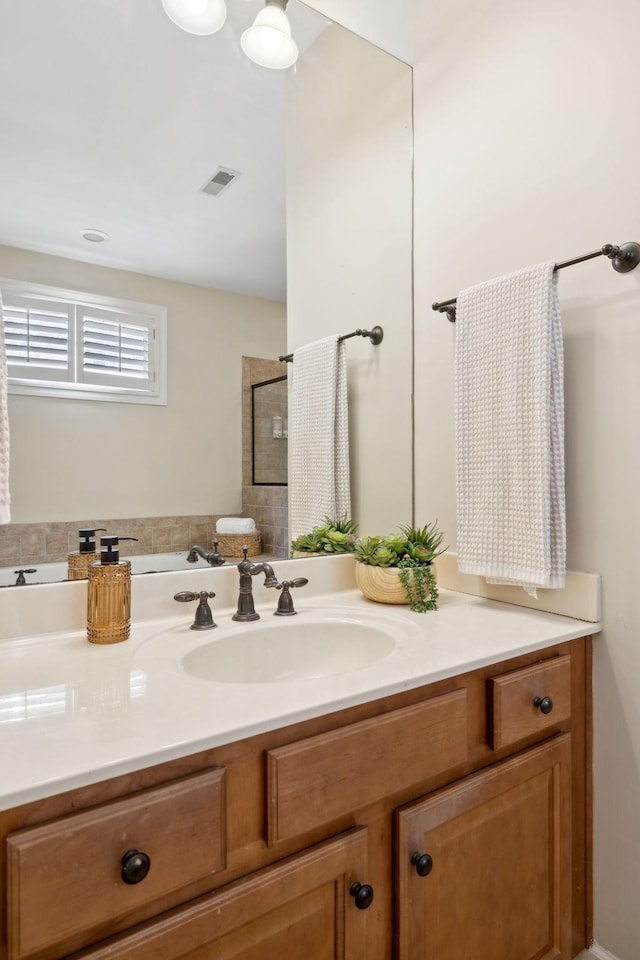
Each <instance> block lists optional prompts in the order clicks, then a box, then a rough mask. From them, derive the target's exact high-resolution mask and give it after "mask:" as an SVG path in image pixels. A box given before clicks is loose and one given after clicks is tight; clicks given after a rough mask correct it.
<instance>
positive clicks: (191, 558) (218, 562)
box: [187, 540, 225, 567]
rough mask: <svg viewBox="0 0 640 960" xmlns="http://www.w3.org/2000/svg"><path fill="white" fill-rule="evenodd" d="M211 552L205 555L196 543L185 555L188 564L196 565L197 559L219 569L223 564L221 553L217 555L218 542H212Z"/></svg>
mask: <svg viewBox="0 0 640 960" xmlns="http://www.w3.org/2000/svg"><path fill="white" fill-rule="evenodd" d="M212 542H213V552H211V553H206V552H205V551H204V550H203V549H202V547H201V546H199V545H198V544H197V543H196V544H195V545H194V546H193V547H191V550H189V553H188V554H187V562H188V563H197V562H198V557H202V559H203V560H206V561H207V563H208V564H209V566H210V567H220V566H222V564H223V563H224V562H225V561H224V557H223V556H222V554H221V553H218V541H217V540H213V541H212Z"/></svg>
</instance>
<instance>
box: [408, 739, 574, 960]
mask: <svg viewBox="0 0 640 960" xmlns="http://www.w3.org/2000/svg"><path fill="white" fill-rule="evenodd" d="M570 762H571V758H570V737H569V736H568V735H566V736H562V737H557V738H554V739H553V740H550V741H547V742H546V743H544V744H543V745H542V746H540V747H535V748H534V749H532V750H528V751H525V752H523V753H522V754H520V755H518V756H517V757H514V758H513V759H511V760H508V761H506V762H504V763H500V764H497V765H496V766H495V767H491V768H489V769H488V770H485V771H483V772H482V773H478V774H475V775H473V776H471V777H468V778H467V779H465V780H462V781H460V782H459V783H458V784H456V785H454V786H452V787H449V788H446V789H444V790H441V791H438V792H437V793H435V794H432V795H431V796H429V797H427V798H425V799H424V800H421V801H419V802H418V803H415V804H412V805H411V806H409V807H405V808H404V809H403V810H402V811H399V812H398V814H397V827H398V831H397V838H398V849H397V858H398V863H397V870H398V872H397V878H398V894H399V898H398V937H399V944H398V958H399V960H480V958H482V960H554V958H561V960H569V958H570V956H571V829H570V828H571V807H570V769H571V768H570ZM418 855H420V856H421V857H422V858H423V859H422V860H419V859H418ZM429 857H430V858H431V863H430V862H429V859H428V858H429ZM412 860H413V861H414V862H413V863H412ZM420 874H422V875H420Z"/></svg>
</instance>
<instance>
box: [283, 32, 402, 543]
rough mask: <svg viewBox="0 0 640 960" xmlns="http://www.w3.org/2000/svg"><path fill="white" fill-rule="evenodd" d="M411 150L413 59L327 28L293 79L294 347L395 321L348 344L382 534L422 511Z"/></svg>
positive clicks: (356, 438)
mask: <svg viewBox="0 0 640 960" xmlns="http://www.w3.org/2000/svg"><path fill="white" fill-rule="evenodd" d="M411 152H412V136H411V70H410V69H409V67H407V66H406V64H403V63H400V62H399V61H398V60H395V59H393V58H392V57H390V56H389V55H388V54H386V53H383V52H382V51H381V50H378V49H377V48H376V47H373V46H371V45H370V44H368V43H365V42H364V41H363V40H361V39H360V38H359V37H356V36H354V35H353V34H350V33H348V32H347V31H345V30H342V29H340V28H336V27H332V28H330V29H328V30H327V31H325V32H324V33H323V34H322V35H321V36H320V38H319V39H318V40H317V41H316V43H315V44H314V45H313V47H312V48H311V49H310V50H309V51H308V52H307V53H306V54H305V56H304V58H302V60H301V63H300V64H299V66H298V68H297V70H296V72H295V73H294V74H292V75H291V77H290V85H289V90H288V119H287V271H288V280H287V307H288V325H289V334H288V336H289V344H288V347H289V350H294V349H295V348H296V347H299V346H301V345H302V344H304V343H308V342H310V341H313V340H317V339H319V338H320V337H323V336H329V335H331V334H343V333H350V332H351V331H353V330H355V329H356V328H358V327H361V328H362V327H364V328H366V329H371V328H372V327H373V326H375V325H380V326H382V328H383V329H384V340H383V342H382V343H381V344H380V346H377V347H374V346H372V345H371V344H370V343H369V341H368V340H366V339H364V340H360V339H353V340H350V341H349V342H348V344H347V347H346V349H347V358H348V377H349V421H350V449H351V462H352V485H351V489H352V516H353V518H354V519H355V520H357V521H358V523H359V525H360V531H361V532H362V533H369V534H374V533H385V532H389V531H391V530H393V529H395V528H396V527H397V525H398V524H399V523H409V522H410V521H411V511H412V502H411V495H412V491H411V480H412V461H411V451H412V433H411V314H412V311H411V234H412V190H411ZM294 376H295V373H294Z"/></svg>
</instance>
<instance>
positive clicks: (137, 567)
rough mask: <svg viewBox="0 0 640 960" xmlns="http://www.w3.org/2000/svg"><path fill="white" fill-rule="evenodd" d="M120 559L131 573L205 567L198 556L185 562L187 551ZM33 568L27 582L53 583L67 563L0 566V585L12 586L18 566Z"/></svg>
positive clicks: (62, 576)
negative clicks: (33, 571)
mask: <svg viewBox="0 0 640 960" xmlns="http://www.w3.org/2000/svg"><path fill="white" fill-rule="evenodd" d="M120 559H121V560H129V562H130V563H131V572H132V573H164V572H166V571H167V570H197V569H198V568H199V567H200V568H203V567H206V566H207V564H206V562H205V561H204V560H202V559H200V558H198V562H197V563H187V551H186V550H185V551H184V552H183V553H145V554H142V555H141V556H139V557H126V556H122V554H121V555H120ZM21 567H22V568H23V569H25V570H27V569H28V570H35V571H36V572H35V573H25V575H24V576H25V580H26V581H27V583H54V582H55V581H57V580H66V579H67V563H66V561H65V562H64V563H22V564H20V563H16V564H14V565H13V566H11V567H0V587H9V586H14V585H15V582H16V579H17V574H16V572H15V571H16V570H19V569H20V568H21Z"/></svg>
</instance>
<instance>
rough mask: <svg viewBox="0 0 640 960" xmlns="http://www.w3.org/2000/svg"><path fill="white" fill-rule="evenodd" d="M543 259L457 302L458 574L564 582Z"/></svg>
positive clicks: (560, 464)
mask: <svg viewBox="0 0 640 960" xmlns="http://www.w3.org/2000/svg"><path fill="white" fill-rule="evenodd" d="M554 266H555V264H554V263H552V262H551V263H543V264H539V265H537V266H534V267H529V268H527V269H525V270H518V271H516V272H515V273H511V274H508V275H507V276H504V277H498V278H496V279H495V280H489V281H487V282H486V283H481V284H479V285H478V286H475V287H471V288H469V289H468V290H464V291H462V292H461V293H460V295H459V296H458V305H457V311H456V320H457V322H456V401H455V416H456V494H457V508H458V565H459V568H460V571H461V572H462V573H473V574H479V575H481V576H484V577H486V578H487V579H488V580H490V581H492V582H499V583H516V584H520V585H522V586H523V587H524V588H525V589H526V590H527V591H528V592H531V593H533V592H535V590H536V588H537V587H562V586H564V576H565V564H566V556H565V555H566V521H565V498H564V401H563V349H562V331H561V327H560V310H559V304H558V294H557V275H556V274H555V273H554Z"/></svg>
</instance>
